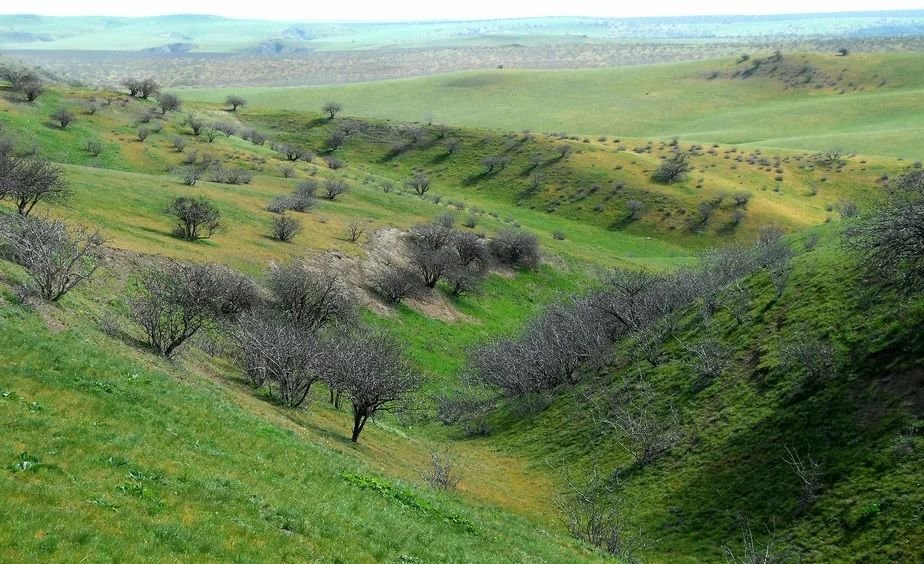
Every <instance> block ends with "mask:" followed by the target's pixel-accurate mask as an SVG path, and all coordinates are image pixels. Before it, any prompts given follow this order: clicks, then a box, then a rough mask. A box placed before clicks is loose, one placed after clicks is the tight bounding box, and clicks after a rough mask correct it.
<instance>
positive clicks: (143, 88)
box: [138, 78, 160, 102]
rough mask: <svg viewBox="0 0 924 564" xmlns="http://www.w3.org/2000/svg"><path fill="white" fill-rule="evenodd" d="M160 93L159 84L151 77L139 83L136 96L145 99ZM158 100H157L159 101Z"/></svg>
mask: <svg viewBox="0 0 924 564" xmlns="http://www.w3.org/2000/svg"><path fill="white" fill-rule="evenodd" d="M157 94H160V84H158V83H157V81H156V80H154V79H153V78H145V79H144V80H142V81H141V82H140V84H139V88H138V97H140V98H141V99H142V100H147V99H148V98H150V97H151V96H156V95H157ZM159 101H160V100H158V102H159Z"/></svg>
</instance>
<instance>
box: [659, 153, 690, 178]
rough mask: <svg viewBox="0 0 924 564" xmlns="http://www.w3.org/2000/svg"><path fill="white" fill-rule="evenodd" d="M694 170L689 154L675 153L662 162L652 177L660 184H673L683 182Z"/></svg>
mask: <svg viewBox="0 0 924 564" xmlns="http://www.w3.org/2000/svg"><path fill="white" fill-rule="evenodd" d="M692 168H693V167H692V166H691V165H690V163H689V155H688V154H687V153H674V154H673V155H671V156H670V157H668V158H666V159H664V160H663V161H661V164H660V165H659V166H658V168H657V169H656V170H655V171H654V173H653V174H652V175H651V179H652V180H654V181H655V182H657V183H659V184H673V183H675V182H680V181H681V180H683V179H684V177H685V176H686V173H687V172H689V171H690V170H691V169H692Z"/></svg>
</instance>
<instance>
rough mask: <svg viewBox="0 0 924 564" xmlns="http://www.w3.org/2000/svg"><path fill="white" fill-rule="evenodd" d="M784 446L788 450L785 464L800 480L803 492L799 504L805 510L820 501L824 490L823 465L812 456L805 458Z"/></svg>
mask: <svg viewBox="0 0 924 564" xmlns="http://www.w3.org/2000/svg"><path fill="white" fill-rule="evenodd" d="M783 446H784V448H785V449H786V456H785V457H784V458H783V462H785V463H786V464H788V465H789V467H790V468H792V471H793V473H794V474H795V475H796V477H797V478H798V479H799V484H800V487H801V490H802V494H801V496H800V497H799V502H800V503H801V505H802V507H803V508H805V507H808V506H809V505H811V504H812V503H814V502H815V500H817V499H818V494H819V493H820V492H821V489H822V488H823V484H822V482H821V478H822V467H821V463H820V462H818V461H817V460H815V459H814V458H812V455H811V454H806V455H805V458H803V457H802V456H801V455H800V454H799V452H798V451H797V450H795V449H791V448H789V447H788V446H786V445H783Z"/></svg>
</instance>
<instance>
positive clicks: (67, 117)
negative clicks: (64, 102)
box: [51, 108, 77, 129]
mask: <svg viewBox="0 0 924 564" xmlns="http://www.w3.org/2000/svg"><path fill="white" fill-rule="evenodd" d="M76 117H77V116H75V115H74V112H72V111H70V110H68V109H67V108H58V109H57V110H55V111H54V112H52V114H51V119H53V120H54V121H55V122H57V123H58V125H60V126H61V129H67V126H68V125H70V124H71V122H73V121H74V120H75V119H76Z"/></svg>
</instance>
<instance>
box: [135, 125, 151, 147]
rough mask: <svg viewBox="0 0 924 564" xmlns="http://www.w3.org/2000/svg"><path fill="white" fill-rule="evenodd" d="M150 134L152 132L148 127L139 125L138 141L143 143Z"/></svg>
mask: <svg viewBox="0 0 924 564" xmlns="http://www.w3.org/2000/svg"><path fill="white" fill-rule="evenodd" d="M150 134H151V130H150V129H148V128H147V127H139V128H138V131H137V132H136V135H137V137H138V141H141V142H142V143H144V140H145V139H147V138H148V135H150Z"/></svg>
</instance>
